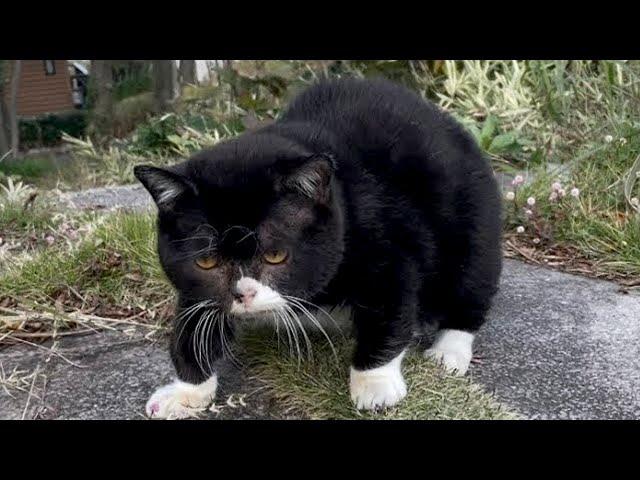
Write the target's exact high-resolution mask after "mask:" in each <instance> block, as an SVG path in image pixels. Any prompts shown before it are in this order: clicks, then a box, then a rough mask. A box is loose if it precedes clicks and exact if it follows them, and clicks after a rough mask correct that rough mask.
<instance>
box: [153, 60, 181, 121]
mask: <svg viewBox="0 0 640 480" xmlns="http://www.w3.org/2000/svg"><path fill="white" fill-rule="evenodd" d="M152 65H153V100H154V109H155V111H156V113H162V112H166V111H168V110H170V109H171V106H172V103H173V100H174V99H175V98H176V95H177V87H178V69H177V67H176V62H175V60H153V61H152Z"/></svg>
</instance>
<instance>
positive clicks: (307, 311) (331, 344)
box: [289, 300, 339, 361]
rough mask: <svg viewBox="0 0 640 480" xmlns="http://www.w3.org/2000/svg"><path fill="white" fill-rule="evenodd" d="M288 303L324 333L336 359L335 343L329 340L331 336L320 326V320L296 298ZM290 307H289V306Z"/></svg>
mask: <svg viewBox="0 0 640 480" xmlns="http://www.w3.org/2000/svg"><path fill="white" fill-rule="evenodd" d="M289 302H290V304H291V305H293V306H295V307H297V308H299V309H300V311H301V312H302V313H303V314H304V315H305V316H306V317H307V318H308V319H309V320H310V321H311V323H313V325H314V326H315V327H316V328H317V329H318V330H320V332H321V333H322V335H324V337H325V338H326V339H327V342H328V343H329V347H330V348H331V351H332V352H333V356H334V357H335V359H336V361H339V360H338V353H337V351H336V349H335V345H334V344H333V342H332V341H331V338H330V337H329V334H328V333H327V332H326V330H325V329H324V328H323V327H322V325H321V324H320V322H319V321H318V320H317V319H316V318H315V317H314V316H313V314H312V313H311V312H310V311H309V310H308V309H307V308H306V307H304V306H303V305H302V304H301V303H299V302H297V301H296V300H289ZM289 308H291V307H289Z"/></svg>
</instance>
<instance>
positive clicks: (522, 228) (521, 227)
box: [516, 225, 524, 233]
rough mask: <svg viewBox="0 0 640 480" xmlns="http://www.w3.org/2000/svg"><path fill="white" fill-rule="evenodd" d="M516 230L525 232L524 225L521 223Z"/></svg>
mask: <svg viewBox="0 0 640 480" xmlns="http://www.w3.org/2000/svg"><path fill="white" fill-rule="evenodd" d="M516 232H518V233H524V227H523V226H522V225H520V226H519V227H518V228H516Z"/></svg>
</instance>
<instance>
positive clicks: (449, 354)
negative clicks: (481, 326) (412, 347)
mask: <svg viewBox="0 0 640 480" xmlns="http://www.w3.org/2000/svg"><path fill="white" fill-rule="evenodd" d="M472 343H473V334H471V333H469V332H463V331H461V330H443V331H442V332H441V333H440V334H439V335H438V338H437V339H436V341H435V342H434V344H433V346H432V347H431V348H429V349H428V350H426V351H425V352H424V355H425V356H426V357H427V358H432V359H434V360H435V361H436V362H437V363H438V364H440V365H442V366H443V367H444V368H445V370H447V371H448V372H449V373H452V374H454V375H457V376H462V375H464V374H466V373H467V370H469V364H470V363H471V358H472V356H473V351H472V347H471V345H472Z"/></svg>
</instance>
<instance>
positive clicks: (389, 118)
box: [136, 79, 501, 383]
mask: <svg viewBox="0 0 640 480" xmlns="http://www.w3.org/2000/svg"><path fill="white" fill-rule="evenodd" d="M136 176H137V177H138V178H139V179H140V180H141V181H142V183H143V184H144V185H145V186H146V187H147V189H148V190H149V191H150V192H151V194H152V195H153V196H154V198H155V199H156V201H157V202H158V201H159V200H162V193H163V191H164V190H165V189H166V188H168V187H170V188H172V189H174V190H173V191H174V193H175V191H176V190H177V191H178V192H179V194H178V195H177V196H176V197H175V198H171V199H170V200H169V201H166V202H165V203H162V202H160V203H159V222H158V228H159V241H158V247H159V253H160V258H161V261H162V265H163V267H164V269H165V272H166V273H167V275H168V277H169V279H170V280H171V281H172V282H173V284H174V285H175V287H176V288H177V290H178V292H179V296H180V308H182V309H184V308H186V307H188V306H189V305H192V304H193V303H194V302H196V301H199V300H203V299H206V298H212V299H214V300H216V301H218V302H220V304H221V305H223V306H228V304H229V302H230V301H231V299H232V293H231V287H232V284H233V282H234V281H235V280H237V279H238V278H239V275H240V273H239V268H238V267H241V268H243V274H244V275H248V274H250V275H252V276H255V278H262V279H265V281H266V282H268V283H269V284H270V285H272V286H273V288H274V289H275V290H277V291H280V292H284V293H286V294H289V295H295V296H297V297H301V298H304V299H307V300H310V301H312V302H314V303H317V304H321V303H323V304H327V303H328V304H339V303H343V302H345V303H347V304H349V305H351V306H352V309H353V322H354V324H355V332H356V340H357V347H356V351H355V355H354V359H353V364H354V366H355V367H356V368H358V369H364V368H372V367H375V366H378V365H381V364H383V363H386V362H387V361H389V360H390V359H391V358H393V357H395V356H397V355H398V354H399V353H400V352H401V351H402V350H403V349H404V348H405V347H406V346H407V344H408V343H409V342H410V340H411V337H412V333H413V332H414V331H415V330H416V328H417V327H419V325H420V323H421V322H429V321H431V322H438V323H439V326H440V328H452V329H459V330H468V331H474V330H476V329H477V328H478V327H479V326H480V325H481V324H482V323H483V321H484V318H485V314H486V312H487V309H488V308H489V305H490V301H491V298H492V297H493V295H494V293H495V292H496V289H497V284H498V278H499V275H500V271H501V242H500V237H501V201H500V197H499V193H498V189H497V184H496V181H495V179H494V175H493V173H492V170H491V168H490V165H489V163H488V162H487V160H486V159H485V158H484V157H483V155H482V153H481V151H480V150H479V148H478V146H477V145H476V143H475V142H474V140H473V139H472V137H471V136H470V135H469V134H468V133H467V132H466V131H465V130H463V128H462V127H461V126H460V125H459V124H458V123H457V122H456V121H454V120H453V119H452V118H451V117H450V116H449V115H448V114H445V113H443V112H442V111H440V110H439V109H438V108H437V107H435V106H434V105H432V104H430V103H428V102H426V101H424V100H423V99H421V98H420V97H419V96H418V95H416V94H415V93H413V92H411V91H409V90H407V89H405V88H403V87H400V86H398V85H395V84H392V83H390V82H387V81H384V80H367V81H365V80H355V79H349V80H346V79H343V80H337V81H336V80H334V81H323V82H320V83H318V84H316V85H314V86H311V87H310V88H308V89H306V90H305V91H304V92H302V93H301V94H300V95H298V96H297V97H296V98H295V99H294V100H293V101H292V102H291V103H290V105H289V107H288V108H287V110H286V111H285V112H284V114H283V115H282V116H281V118H280V119H279V120H277V121H276V122H274V123H273V124H271V125H269V126H267V127H264V128H262V129H260V130H257V131H254V132H247V133H244V134H242V135H240V136H238V137H237V138H234V139H232V140H229V141H227V142H224V143H221V144H219V145H217V146H215V147H214V148H211V149H209V150H205V151H202V152H200V153H198V154H196V155H194V156H193V157H192V158H191V159H189V160H188V161H186V162H184V163H181V164H179V165H177V166H175V167H172V168H170V169H168V171H165V170H159V169H154V168H153V167H137V168H136ZM283 245H284V246H286V247H287V248H289V249H290V251H291V252H292V254H291V259H290V261H289V262H287V264H286V265H284V266H264V265H263V264H262V263H261V262H260V261H259V256H260V255H259V253H260V252H261V251H263V250H265V249H269V248H272V247H276V248H277V247H279V246H283ZM203 251H213V252H215V254H216V255H218V256H219V257H220V258H221V259H224V261H223V265H222V266H220V267H219V268H216V269H213V270H212V271H199V270H198V269H197V268H195V267H194V265H193V259H194V257H195V256H196V255H197V252H203ZM195 317H196V318H195V319H191V320H190V321H189V322H185V321H182V322H177V323H176V330H178V329H184V332H182V335H177V334H174V336H173V341H172V348H171V353H172V358H173V360H174V364H175V366H176V369H177V373H178V376H179V377H180V378H181V379H183V380H185V381H189V382H191V383H198V382H200V381H202V380H204V379H205V378H206V377H207V373H208V372H203V371H202V368H201V367H199V366H198V363H197V362H196V361H195V360H194V358H193V355H194V352H193V347H192V346H191V342H190V341H189V337H190V335H191V334H192V333H193V329H194V328H195V324H196V320H197V315H196V316H195ZM233 323H234V322H233V320H230V321H228V322H227V325H226V328H227V332H231V331H232V330H233V328H234V325H233ZM178 337H180V338H179V339H178ZM210 341H211V345H210V348H209V352H210V355H211V357H212V360H213V359H215V358H217V357H219V356H220V355H221V354H222V347H221V346H220V342H219V339H218V336H217V335H212V336H211V339H210Z"/></svg>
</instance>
